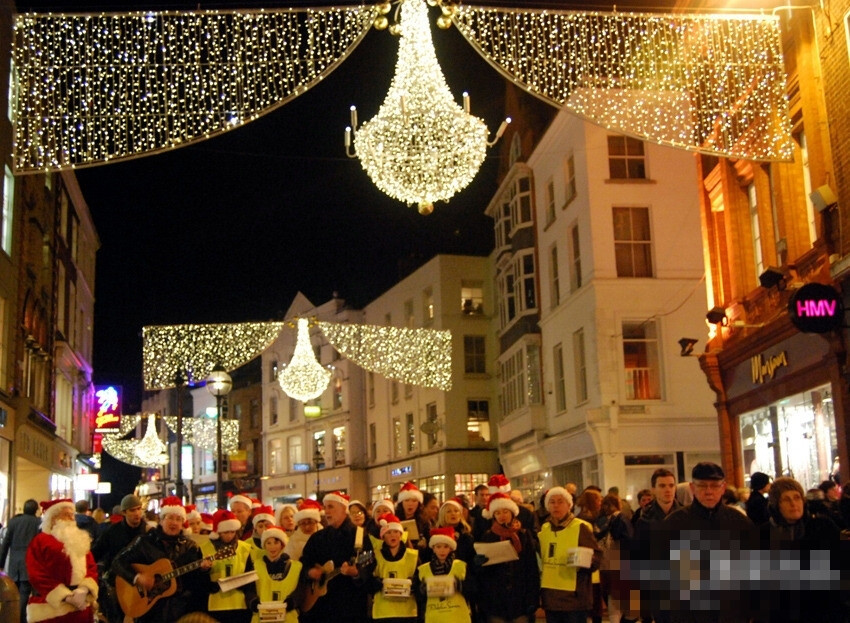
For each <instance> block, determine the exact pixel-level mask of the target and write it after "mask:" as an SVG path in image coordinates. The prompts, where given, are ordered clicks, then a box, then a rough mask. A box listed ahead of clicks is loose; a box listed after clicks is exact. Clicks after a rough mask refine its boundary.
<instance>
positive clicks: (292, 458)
mask: <svg viewBox="0 0 850 623" xmlns="http://www.w3.org/2000/svg"><path fill="white" fill-rule="evenodd" d="M286 447H287V452H288V453H289V471H290V472H294V471H297V470H296V469H295V466H296V465H297V464H298V463H303V462H304V457H303V453H302V446H301V435H291V436H290V437H287V439H286Z"/></svg>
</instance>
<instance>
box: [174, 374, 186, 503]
mask: <svg viewBox="0 0 850 623" xmlns="http://www.w3.org/2000/svg"><path fill="white" fill-rule="evenodd" d="M174 387H176V388H177V479H176V482H175V485H176V488H177V491H176V492H175V493H176V494H177V497H178V498H180V499H181V500H183V499H184V497H183V496H184V495H185V491H184V490H183V373H182V372H178V373H177V375H176V376H175V377H174Z"/></svg>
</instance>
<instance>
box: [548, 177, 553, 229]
mask: <svg viewBox="0 0 850 623" xmlns="http://www.w3.org/2000/svg"><path fill="white" fill-rule="evenodd" d="M554 221H555V180H553V179H552V178H549V181H548V182H546V224H547V225H549V224H550V223H552V222H554Z"/></svg>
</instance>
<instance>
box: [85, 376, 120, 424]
mask: <svg viewBox="0 0 850 623" xmlns="http://www.w3.org/2000/svg"><path fill="white" fill-rule="evenodd" d="M91 412H92V422H93V424H94V430H95V432H98V433H101V432H117V431H118V429H119V428H120V426H121V387H120V386H118V387H116V386H115V385H95V387H94V399H93V401H92V409H91Z"/></svg>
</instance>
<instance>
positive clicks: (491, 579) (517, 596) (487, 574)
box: [469, 528, 540, 621]
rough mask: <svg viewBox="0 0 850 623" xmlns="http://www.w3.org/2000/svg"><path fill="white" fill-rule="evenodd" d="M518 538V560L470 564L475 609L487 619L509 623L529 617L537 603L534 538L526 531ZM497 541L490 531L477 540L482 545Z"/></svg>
mask: <svg viewBox="0 0 850 623" xmlns="http://www.w3.org/2000/svg"><path fill="white" fill-rule="evenodd" d="M517 535H518V536H519V540H520V544H521V545H522V551H521V552H520V553H519V560H513V561H511V562H504V563H499V564H496V565H489V566H486V567H485V566H479V565H470V567H469V569H470V570H471V571H472V573H473V575H474V576H475V578H476V582H475V585H476V586H477V588H478V595H477V597H478V607H479V609H480V611H481V612H483V613H484V614H486V615H487V616H488V617H490V616H492V617H498V618H499V619H503V620H507V621H511V620H514V619H516V618H518V617H520V616H531V618H532V619H533V618H534V612H535V611H536V610H537V607H538V605H539V604H540V573H539V571H538V569H537V548H536V544H535V540H534V537H532V535H531V533H530V532H529V531H528V530H526V529H524V528H523V529H521V530H520V531H519V532H518V533H517ZM500 540H501V538H500V537H499V535H497V534H495V533H494V532H493V531H492V530H488V531H487V532H485V533H484V536H482V537H481V541H480V542H482V543H497V542H498V541H500Z"/></svg>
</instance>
